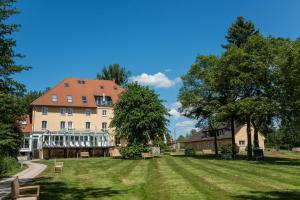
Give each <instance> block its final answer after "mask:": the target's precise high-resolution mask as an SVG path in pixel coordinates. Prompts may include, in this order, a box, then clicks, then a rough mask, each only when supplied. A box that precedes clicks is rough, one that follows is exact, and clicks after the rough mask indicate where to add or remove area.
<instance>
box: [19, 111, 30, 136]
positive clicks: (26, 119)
mask: <svg viewBox="0 0 300 200" xmlns="http://www.w3.org/2000/svg"><path fill="white" fill-rule="evenodd" d="M22 122H26V124H22ZM20 127H21V131H22V133H31V132H32V123H31V120H30V116H29V115H23V116H21V118H20Z"/></svg>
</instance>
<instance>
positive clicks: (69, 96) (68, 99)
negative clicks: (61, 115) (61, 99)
mask: <svg viewBox="0 0 300 200" xmlns="http://www.w3.org/2000/svg"><path fill="white" fill-rule="evenodd" d="M67 102H68V103H73V97H72V95H67Z"/></svg>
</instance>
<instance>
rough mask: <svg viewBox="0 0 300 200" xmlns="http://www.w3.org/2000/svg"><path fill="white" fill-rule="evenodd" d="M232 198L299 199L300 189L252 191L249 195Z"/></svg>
mask: <svg viewBox="0 0 300 200" xmlns="http://www.w3.org/2000/svg"><path fill="white" fill-rule="evenodd" d="M233 199H243V200H250V199H251V200H267V199H272V200H298V199H300V190H292V191H269V192H260V191H252V192H251V194H249V195H238V196H233Z"/></svg>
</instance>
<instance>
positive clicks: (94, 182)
mask: <svg viewBox="0 0 300 200" xmlns="http://www.w3.org/2000/svg"><path fill="white" fill-rule="evenodd" d="M272 156H276V157H272ZM63 161H64V165H65V166H64V171H63V173H61V174H54V173H53V171H52V170H53V166H52V165H53V161H43V163H46V164H47V165H48V166H49V167H48V169H47V171H45V172H44V173H43V174H42V175H41V177H40V178H39V179H38V180H37V181H36V182H35V183H32V184H40V185H41V187H42V189H41V199H42V200H44V199H45V200H46V199H49V200H50V199H51V200H53V199H55V200H59V199H134V200H138V199H156V200H158V199H197V200H199V199H259V200H263V199H276V200H277V199H288V200H291V199H300V154H298V155H297V154H293V153H276V152H275V153H272V155H270V157H268V158H267V159H266V161H265V162H254V161H251V162H249V161H246V160H237V161H225V160H215V159H213V158H210V157H201V156H198V157H195V158H193V157H183V156H163V157H161V158H154V159H151V160H119V159H110V158H97V159H96V158H95V159H92V158H91V159H78V160H76V159H68V160H63Z"/></svg>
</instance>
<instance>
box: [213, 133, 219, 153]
mask: <svg viewBox="0 0 300 200" xmlns="http://www.w3.org/2000/svg"><path fill="white" fill-rule="evenodd" d="M213 133H214V140H215V156H216V157H218V156H219V153H218V138H217V133H218V132H217V131H216V130H213Z"/></svg>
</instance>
